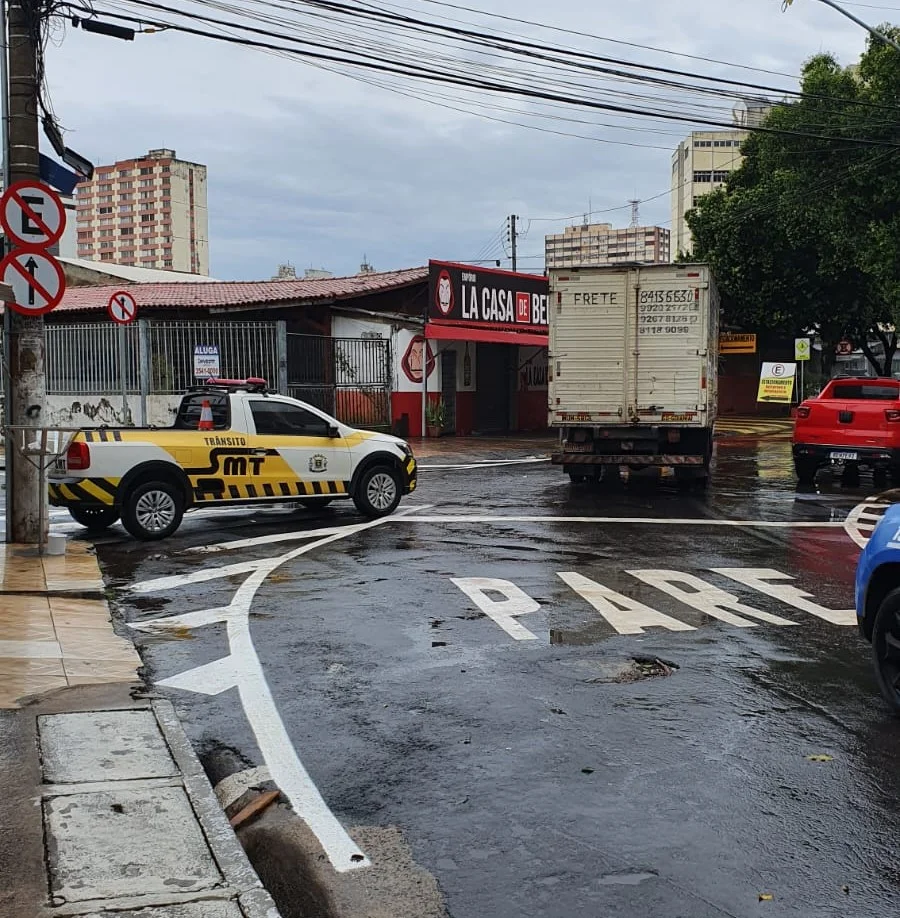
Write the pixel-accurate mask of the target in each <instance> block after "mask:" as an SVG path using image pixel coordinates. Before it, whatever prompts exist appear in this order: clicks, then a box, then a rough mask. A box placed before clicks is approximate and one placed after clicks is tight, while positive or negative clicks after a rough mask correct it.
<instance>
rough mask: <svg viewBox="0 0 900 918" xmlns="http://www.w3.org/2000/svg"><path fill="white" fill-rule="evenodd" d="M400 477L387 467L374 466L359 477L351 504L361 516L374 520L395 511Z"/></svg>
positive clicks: (400, 488)
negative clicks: (354, 505)
mask: <svg viewBox="0 0 900 918" xmlns="http://www.w3.org/2000/svg"><path fill="white" fill-rule="evenodd" d="M402 493H403V492H402V485H401V483H400V475H399V473H398V472H397V471H396V470H395V469H392V468H390V466H387V465H376V466H375V467H374V468H371V469H366V471H365V472H363V473H362V475H360V478H359V481H358V482H357V484H356V488H355V490H354V491H353V503H354V504H356V509H357V510H359V512H360V513H362V514H363V516H368V517H369V518H370V519H376V518H377V517H379V516H388V515H389V514H391V513H393V512H394V511H395V510H396V509H397V505H398V504H399V503H400V497H401V496H402Z"/></svg>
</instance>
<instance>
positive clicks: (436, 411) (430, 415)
mask: <svg viewBox="0 0 900 918" xmlns="http://www.w3.org/2000/svg"><path fill="white" fill-rule="evenodd" d="M444 411H445V408H444V400H443V399H437V400H436V401H429V402H427V403H426V404H425V423H426V424H427V425H428V426H429V427H443V426H444Z"/></svg>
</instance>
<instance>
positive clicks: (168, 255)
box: [163, 249, 172, 258]
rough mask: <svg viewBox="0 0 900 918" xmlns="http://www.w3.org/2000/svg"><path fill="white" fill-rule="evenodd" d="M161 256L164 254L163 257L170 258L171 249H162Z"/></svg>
mask: <svg viewBox="0 0 900 918" xmlns="http://www.w3.org/2000/svg"><path fill="white" fill-rule="evenodd" d="M163 256H164V257H165V258H171V257H172V250H171V249H163Z"/></svg>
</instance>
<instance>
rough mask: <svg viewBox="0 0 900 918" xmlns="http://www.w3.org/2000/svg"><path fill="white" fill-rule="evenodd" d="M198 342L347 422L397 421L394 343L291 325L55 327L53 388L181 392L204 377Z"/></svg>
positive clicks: (228, 373)
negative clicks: (293, 330) (290, 328)
mask: <svg viewBox="0 0 900 918" xmlns="http://www.w3.org/2000/svg"><path fill="white" fill-rule="evenodd" d="M198 345H205V346H207V347H215V348H217V352H218V357H219V373H218V375H220V376H223V377H229V378H237V379H245V378H246V377H248V376H262V377H263V378H265V379H266V380H268V382H269V385H270V386H272V388H276V389H278V390H279V391H281V392H284V393H286V394H288V395H291V396H293V397H294V398H299V399H301V400H303V401H306V402H309V403H310V404H312V405H315V406H316V407H318V408H321V409H322V410H324V411H327V412H328V413H329V414H332V415H334V416H335V417H336V418H338V419H339V420H341V421H343V422H344V423H346V424H350V425H352V426H354V427H374V428H389V427H390V423H391V397H390V396H391V345H390V341H389V340H388V339H385V338H329V337H324V336H316V335H300V334H287V333H286V326H285V323H284V322H281V321H277V322H224V321H223V322H216V321H209V320H199V321H163V322H154V321H151V320H146V319H145V320H140V321H139V322H136V323H134V324H132V325H128V326H124V327H121V326H116V325H113V324H112V323H110V322H93V323H84V324H74V325H48V326H47V346H46V367H47V392H48V394H50V395H62V396H82V397H83V396H91V395H108V394H112V393H121V392H122V388H123V386H122V384H123V381H124V383H125V388H126V390H127V392H128V393H129V394H131V395H141V396H148V395H175V394H177V393H180V392H183V391H184V390H185V389H186V388H187V387H188V386H190V385H193V384H194V383H196V382H197V381H198V378H197V377H195V375H194V372H195V367H194V349H195V347H196V346H198ZM120 361H124V371H125V372H124V380H123V375H122V372H121V371H122V369H123V368H122V367H121V364H120Z"/></svg>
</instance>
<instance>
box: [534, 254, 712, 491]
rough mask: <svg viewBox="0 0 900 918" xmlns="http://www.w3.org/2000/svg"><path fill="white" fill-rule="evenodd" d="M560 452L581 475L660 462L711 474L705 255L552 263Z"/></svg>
mask: <svg viewBox="0 0 900 918" xmlns="http://www.w3.org/2000/svg"><path fill="white" fill-rule="evenodd" d="M549 312H550V353H549V370H550V372H549V397H550V406H549V407H550V426H551V427H556V428H558V429H559V434H560V436H559V447H558V449H557V450H556V451H555V452H554V454H553V462H554V464H556V465H561V466H562V468H563V471H564V472H566V473H567V474H568V475H569V477H570V478H571V479H572V481H573V482H579V481H584V480H585V479H587V478H599V477H601V475H602V474H603V469H605V468H606V469H608V468H611V467H615V468H616V469H618V468H620V467H621V466H623V465H624V466H627V467H628V468H629V469H631V470H633V471H638V470H642V469H645V468H648V467H651V466H657V467H660V466H666V467H670V468H672V469H673V470H674V474H675V477H676V479H678V480H679V481H684V482H691V481H705V480H706V478H707V476H708V473H709V462H710V457H711V455H712V437H713V424H714V422H715V419H716V379H717V369H718V344H719V296H718V293H717V291H716V286H715V281H714V280H713V277H712V274H711V272H710V269H709V266H708V265H705V264H672V265H621V266H618V265H616V266H610V267H595V268H554V269H552V270H551V271H550V310H549Z"/></svg>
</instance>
